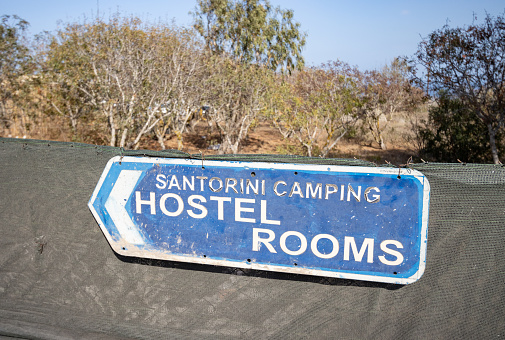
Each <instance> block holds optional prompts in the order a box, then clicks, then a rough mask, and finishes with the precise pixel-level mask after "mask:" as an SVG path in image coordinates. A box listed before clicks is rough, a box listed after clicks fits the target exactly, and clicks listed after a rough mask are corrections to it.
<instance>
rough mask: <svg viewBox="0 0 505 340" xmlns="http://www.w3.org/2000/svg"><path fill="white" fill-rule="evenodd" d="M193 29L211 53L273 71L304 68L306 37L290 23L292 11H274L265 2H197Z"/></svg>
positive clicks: (231, 0) (256, 0) (209, 0)
mask: <svg viewBox="0 0 505 340" xmlns="http://www.w3.org/2000/svg"><path fill="white" fill-rule="evenodd" d="M193 16H194V27H195V29H196V30H197V31H198V33H199V34H200V35H201V36H202V37H203V38H204V40H205V43H206V45H207V48H208V49H209V50H211V51H213V52H214V53H218V54H223V53H225V54H228V55H231V56H233V57H234V58H235V59H237V60H238V61H240V62H241V63H245V64H250V63H256V64H263V65H267V66H268V67H269V68H270V69H272V70H277V69H281V70H283V69H287V70H288V71H292V70H294V69H295V68H298V69H301V68H302V67H303V64H304V60H303V57H302V49H303V47H304V45H305V37H306V34H305V33H303V32H301V31H300V24H299V23H297V22H294V21H293V11H292V10H282V9H280V8H279V7H277V8H273V7H272V6H271V5H270V3H269V1H268V0H198V5H197V8H196V9H195V13H193Z"/></svg>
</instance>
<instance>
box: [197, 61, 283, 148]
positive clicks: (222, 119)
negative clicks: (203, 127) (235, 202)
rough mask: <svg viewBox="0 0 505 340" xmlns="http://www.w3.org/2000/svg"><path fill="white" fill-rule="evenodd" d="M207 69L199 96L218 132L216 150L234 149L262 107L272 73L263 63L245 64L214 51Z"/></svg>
mask: <svg viewBox="0 0 505 340" xmlns="http://www.w3.org/2000/svg"><path fill="white" fill-rule="evenodd" d="M207 72H208V73H207V75H206V76H205V78H204V82H202V93H203V94H204V96H203V100H204V102H205V103H207V104H206V105H207V106H208V116H209V118H210V119H211V120H212V122H214V124H215V125H216V126H217V128H218V129H219V132H220V135H221V146H220V148H219V153H221V154H223V153H238V152H239V150H240V147H241V143H242V141H243V140H244V139H245V138H246V136H247V134H248V132H249V129H250V128H251V126H252V125H253V124H254V123H255V122H256V120H257V118H258V115H259V113H260V112H261V111H264V110H265V105H266V103H265V98H266V93H267V91H268V88H269V87H268V86H269V84H270V82H271V81H270V80H271V77H272V76H273V74H272V72H271V71H270V70H268V69H266V68H265V67H264V66H261V65H251V66H247V65H244V64H241V63H237V62H236V61H235V60H234V59H230V58H227V57H225V56H218V55H214V56H211V57H209V58H208V61H207Z"/></svg>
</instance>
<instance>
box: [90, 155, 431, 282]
mask: <svg viewBox="0 0 505 340" xmlns="http://www.w3.org/2000/svg"><path fill="white" fill-rule="evenodd" d="M116 162H118V163H119V162H121V163H152V164H171V165H193V166H212V167H224V168H245V169H247V168H254V169H279V170H293V171H303V170H306V171H319V172H323V171H328V172H339V173H360V174H370V175H373V174H382V175H400V176H403V175H409V176H413V177H414V178H415V179H416V180H418V181H419V183H420V184H421V186H422V187H423V202H422V205H423V206H422V227H421V235H420V237H421V246H420V250H421V253H420V257H419V258H420V261H419V269H418V271H417V272H416V273H415V274H414V275H412V276H410V277H407V278H396V277H389V276H379V275H365V274H356V273H348V272H334V271H326V270H320V269H307V268H293V267H288V266H283V265H272V264H268V265H267V264H258V263H253V262H251V263H249V262H241V261H231V260H215V259H210V258H202V257H192V256H181V255H174V254H170V253H164V252H153V251H143V250H140V249H138V248H136V247H132V246H130V244H128V243H125V242H124V241H120V242H117V241H115V240H113V239H112V237H111V235H110V234H109V232H108V231H107V228H106V227H105V224H104V223H103V221H102V220H101V219H100V216H99V214H98V212H97V211H95V208H94V207H93V203H94V202H95V200H96V198H97V195H98V192H99V191H100V188H101V187H102V184H103V182H104V181H105V178H106V177H107V174H108V172H109V170H110V168H111V167H112V164H113V163H116ZM429 200H430V184H429V182H428V179H427V178H426V177H425V176H424V175H423V174H422V173H421V172H419V171H417V170H414V169H410V168H400V169H399V168H381V167H363V166H341V165H323V164H293V163H266V162H242V161H207V160H203V161H202V160H197V159H178V158H149V157H132V156H124V157H122V156H115V157H113V158H111V159H110V160H109V161H108V162H107V165H106V167H105V169H104V171H103V173H102V176H101V177H100V180H99V181H98V184H97V186H96V188H95V190H94V192H93V194H92V196H91V198H90V200H89V202H88V207H89V209H90V210H91V212H92V214H93V216H94V217H95V219H96V221H97V222H98V224H99V226H100V228H101V229H102V232H103V233H104V235H105V237H106V238H107V241H108V242H109V244H110V245H111V247H112V248H113V250H114V251H115V252H116V253H118V254H120V255H123V256H134V257H140V258H151V259H158V260H168V261H176V262H188V263H197V264H207V265H215V266H224V267H235V268H245V269H258V270H266V271H274V272H282V273H295V274H305V275H315V276H324V277H335V278H342V279H351V280H363V281H374V282H384V283H394V284H409V283H413V282H415V281H417V280H418V279H419V278H420V277H421V276H422V275H423V273H424V271H425V268H426V249H427V239H428V214H429ZM125 245H128V247H125ZM126 249H127V250H126Z"/></svg>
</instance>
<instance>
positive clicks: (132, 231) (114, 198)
mask: <svg viewBox="0 0 505 340" xmlns="http://www.w3.org/2000/svg"><path fill="white" fill-rule="evenodd" d="M141 175H142V171H138V170H121V173H120V174H119V176H118V178H117V180H116V183H114V186H113V187H112V190H111V192H110V195H109V197H108V198H107V201H106V202H105V209H107V212H108V213H109V216H110V217H111V219H112V221H113V222H114V225H115V226H116V228H117V230H118V232H119V234H121V237H122V238H123V239H124V240H125V241H126V242H128V243H131V244H137V245H142V244H144V238H143V237H142V235H141V234H140V233H139V231H138V230H137V228H136V227H135V224H134V223H133V221H132V219H131V218H130V216H129V215H128V212H127V211H126V208H125V206H126V202H128V199H129V198H130V195H131V193H132V192H133V189H135V185H136V184H137V182H138V180H139V178H140V176H141Z"/></svg>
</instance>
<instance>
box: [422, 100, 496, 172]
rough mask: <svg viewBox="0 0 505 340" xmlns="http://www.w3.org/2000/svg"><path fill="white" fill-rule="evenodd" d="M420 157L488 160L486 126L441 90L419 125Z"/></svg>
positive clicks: (462, 160)
mask: <svg viewBox="0 0 505 340" xmlns="http://www.w3.org/2000/svg"><path fill="white" fill-rule="evenodd" d="M418 137H419V138H420V140H421V145H422V148H421V150H420V156H421V158H423V159H425V160H429V161H436V162H457V161H461V162H473V163H489V162H490V161H492V160H493V158H492V155H491V151H490V148H489V137H488V130H487V128H486V126H484V125H483V124H482V123H481V122H480V120H479V118H478V117H477V115H476V114H475V113H474V112H473V111H472V110H471V109H470V108H469V107H468V106H467V105H465V104H464V103H463V102H462V101H461V100H459V99H457V98H456V99H454V98H451V97H450V95H449V94H447V93H442V94H441V95H440V97H439V101H438V105H437V106H433V107H431V108H430V109H429V118H428V122H426V124H425V125H424V126H421V127H419V128H418Z"/></svg>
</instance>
